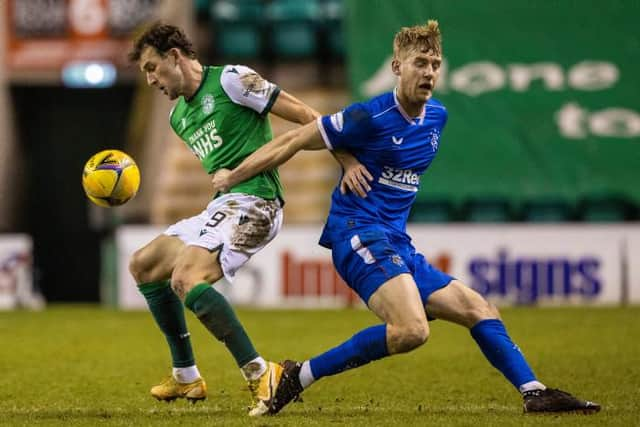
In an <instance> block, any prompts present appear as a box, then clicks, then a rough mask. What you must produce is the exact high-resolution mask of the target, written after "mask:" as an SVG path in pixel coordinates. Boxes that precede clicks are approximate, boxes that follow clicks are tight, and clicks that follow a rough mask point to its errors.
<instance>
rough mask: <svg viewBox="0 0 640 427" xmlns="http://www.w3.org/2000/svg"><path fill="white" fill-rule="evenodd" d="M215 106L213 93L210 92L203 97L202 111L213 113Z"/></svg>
mask: <svg viewBox="0 0 640 427" xmlns="http://www.w3.org/2000/svg"><path fill="white" fill-rule="evenodd" d="M214 106H215V101H214V99H213V95H211V94H210V93H208V94H206V95H205V96H203V97H202V111H203V112H204V113H205V114H211V113H213V107H214Z"/></svg>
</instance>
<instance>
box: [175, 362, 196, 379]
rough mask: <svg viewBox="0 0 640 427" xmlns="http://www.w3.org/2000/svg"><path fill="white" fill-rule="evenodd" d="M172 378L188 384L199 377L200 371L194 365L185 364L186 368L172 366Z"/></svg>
mask: <svg viewBox="0 0 640 427" xmlns="http://www.w3.org/2000/svg"><path fill="white" fill-rule="evenodd" d="M173 378H175V379H176V381H178V382H179V383H182V384H188V383H192V382H194V381H195V380H197V379H198V378H200V372H199V371H198V367H197V366H196V365H193V366H187V367H186V368H173Z"/></svg>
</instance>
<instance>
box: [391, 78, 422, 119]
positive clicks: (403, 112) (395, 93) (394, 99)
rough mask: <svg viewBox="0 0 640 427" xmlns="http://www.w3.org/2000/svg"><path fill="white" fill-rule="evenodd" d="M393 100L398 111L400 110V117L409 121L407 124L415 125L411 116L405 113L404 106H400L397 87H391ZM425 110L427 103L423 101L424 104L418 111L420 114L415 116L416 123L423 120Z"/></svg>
mask: <svg viewBox="0 0 640 427" xmlns="http://www.w3.org/2000/svg"><path fill="white" fill-rule="evenodd" d="M393 101H394V102H395V103H396V107H397V108H398V111H400V114H402V117H404V119H405V120H406V121H407V122H409V124H412V125H415V124H416V122H415V121H414V119H413V117H411V116H410V115H409V114H407V112H406V111H405V110H404V108H402V104H400V101H398V88H397V87H396V88H394V89H393ZM426 110H427V103H426V102H425V103H424V106H423V107H422V111H421V112H420V115H419V116H418V117H416V119H418V124H422V123H423V122H424V116H425V112H426Z"/></svg>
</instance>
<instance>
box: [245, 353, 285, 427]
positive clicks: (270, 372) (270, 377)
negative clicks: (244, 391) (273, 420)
mask: <svg viewBox="0 0 640 427" xmlns="http://www.w3.org/2000/svg"><path fill="white" fill-rule="evenodd" d="M281 377H282V366H280V365H278V364H277V363H273V362H267V370H266V371H264V373H263V374H262V375H261V376H260V378H258V379H257V380H253V381H247V382H248V384H249V390H250V391H251V397H252V399H253V404H252V405H251V407H250V408H249V416H251V417H257V416H260V415H265V414H267V413H269V411H270V408H271V404H272V400H273V397H274V396H275V394H276V389H277V388H278V383H279V382H280V378H281Z"/></svg>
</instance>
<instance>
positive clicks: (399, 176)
mask: <svg viewBox="0 0 640 427" xmlns="http://www.w3.org/2000/svg"><path fill="white" fill-rule="evenodd" d="M378 182H379V183H380V184H383V185H388V186H389V187H393V188H397V189H399V190H404V191H411V192H413V193H415V192H417V191H418V186H419V185H420V175H418V174H417V173H415V172H414V171H412V170H411V169H397V168H392V167H389V166H383V167H382V173H381V174H380V178H378Z"/></svg>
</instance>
